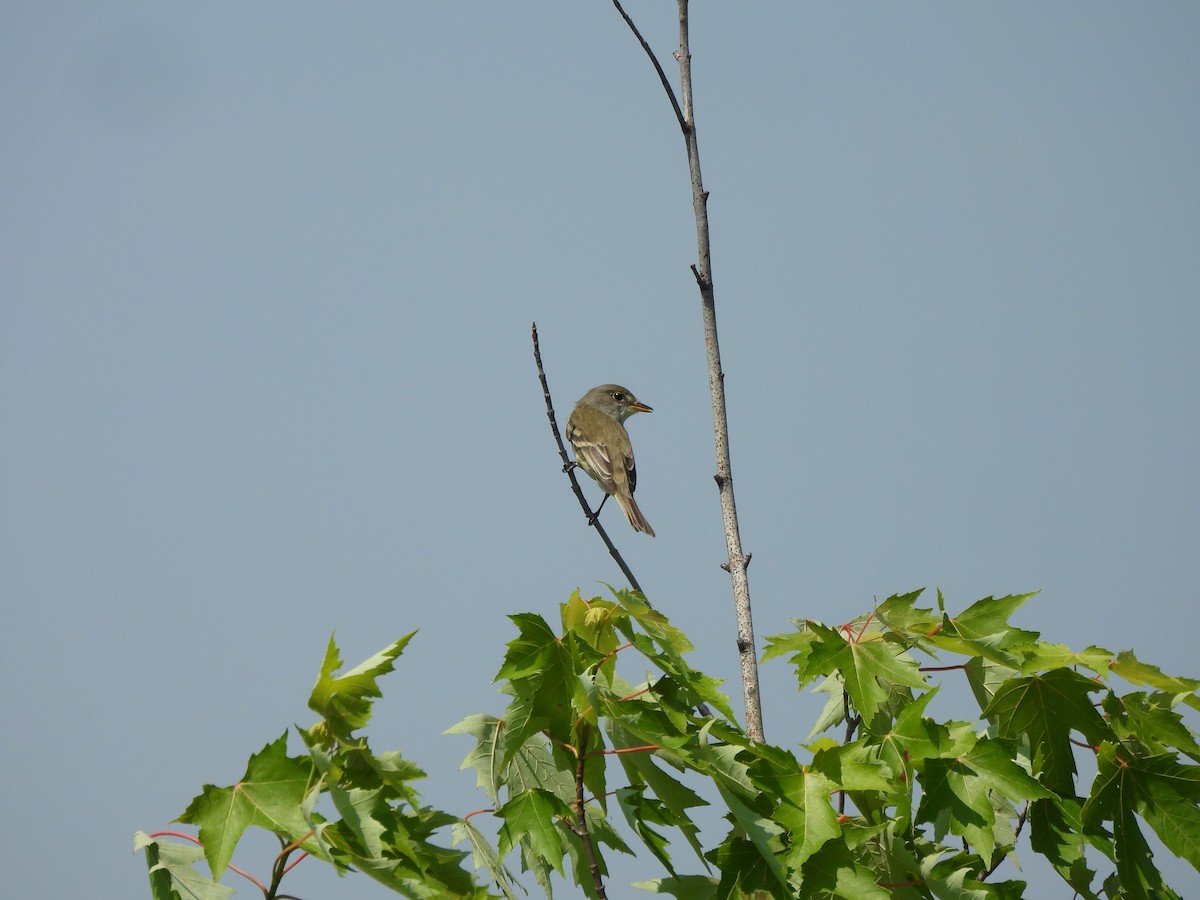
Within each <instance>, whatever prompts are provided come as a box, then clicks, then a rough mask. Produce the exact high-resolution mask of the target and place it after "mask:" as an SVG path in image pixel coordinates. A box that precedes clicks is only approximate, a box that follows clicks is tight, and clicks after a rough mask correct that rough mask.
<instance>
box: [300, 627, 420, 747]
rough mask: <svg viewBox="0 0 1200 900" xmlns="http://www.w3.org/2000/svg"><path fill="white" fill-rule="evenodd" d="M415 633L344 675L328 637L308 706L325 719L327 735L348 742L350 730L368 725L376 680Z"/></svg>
mask: <svg viewBox="0 0 1200 900" xmlns="http://www.w3.org/2000/svg"><path fill="white" fill-rule="evenodd" d="M415 634H416V632H415V631H410V632H409V633H408V634H406V635H404V637H402V638H400V639H399V640H398V641H396V642H394V643H393V644H391V645H389V646H388V647H385V648H384V649H383V650H381V651H380V652H379V653H376V654H375V655H374V656H372V657H371V658H370V659H367V660H365V661H364V662H362V663H360V664H359V665H357V666H355V667H354V668H353V669H351V670H350V671H349V672H346V673H345V674H343V675H337V674H336V673H337V671H338V669H340V668H341V667H342V659H341V656H340V655H339V654H338V648H337V644H336V643H334V639H333V637H332V636H330V638H329V647H328V648H327V649H326V651H325V661H324V662H323V663H322V664H321V671H320V674H318V675H317V683H316V684H315V685H314V686H313V689H312V695H311V696H310V697H309V698H308V708H309V709H311V710H312V711H313V712H315V713H316V714H317V715H319V716H321V718H322V719H324V720H325V723H326V727H327V728H328V729H329V732H330V734H332V735H333V736H334V737H336V738H337V739H338V740H341V741H345V742H350V741H352V740H353V738H352V737H351V734H352V732H354V731H355V730H357V729H359V728H362V727H363V726H365V725H366V724H367V722H368V721H369V720H370V718H371V705H372V702H373V701H374V700H375V699H376V698H377V697H379V696H380V690H379V685H378V684H377V683H376V679H378V678H379V677H380V676H381V675H386V674H387V673H388V672H390V671H392V668H393V663H394V662H395V661H396V658H397V657H399V656H400V654H401V653H403V652H404V648H405V646H406V645H407V644H408V642H409V641H410V640H412V637H413V635H415Z"/></svg>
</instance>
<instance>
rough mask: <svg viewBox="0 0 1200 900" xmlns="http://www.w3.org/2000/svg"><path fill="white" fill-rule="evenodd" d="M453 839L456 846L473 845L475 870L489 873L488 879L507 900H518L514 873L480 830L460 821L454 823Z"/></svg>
mask: <svg viewBox="0 0 1200 900" xmlns="http://www.w3.org/2000/svg"><path fill="white" fill-rule="evenodd" d="M451 839H452V840H453V842H454V845H455V846H457V845H458V844H460V843H462V842H463V841H464V840H465V841H467V842H468V843H469V844H470V845H471V858H472V860H473V862H474V865H475V870H476V871H479V870H480V869H483V870H484V871H486V872H487V875H488V878H489V879H490V880H491V882H492V884H494V885H496V887H498V888H499V889H500V890H501V891H503V892H504V896H505V897H506V898H507V900H517V893H516V891H515V890H514V889H513V886H514V884H516V879H515V878H514V877H513V874H512V872H510V871H509V870H508V868H507V867H506V866H505V865H504V864H503V863H502V862H501V861H500V857H499V856H497V855H496V851H495V850H494V849H493V848H492V845H491V844H489V843H488V841H487V838H485V837H484V836H483V834H482V833H480V831H479V829H477V828H475V826H473V825H472V824H471V823H470V822H467V821H465V820H460V821H458V822H455V823H454V827H453V828H452V830H451Z"/></svg>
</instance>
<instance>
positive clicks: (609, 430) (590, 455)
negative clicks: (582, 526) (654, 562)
mask: <svg viewBox="0 0 1200 900" xmlns="http://www.w3.org/2000/svg"><path fill="white" fill-rule="evenodd" d="M653 411H654V410H652V409H651V408H650V407H649V406H647V405H646V404H645V403H642V402H641V401H639V400H638V398H637V397H635V396H633V393H632V392H631V391H630V390H629V389H628V388H623V387H621V386H620V385H619V384H602V385H600V386H599V387H594V388H592V389H591V390H590V391H588V392H587V393H586V394H584V395H583V396H582V397H580V398H579V402H578V403H576V404H575V409H573V410H572V411H571V415H570V417H568V419H567V440H569V441H570V442H571V446H573V447H574V448H575V462H576V463H578V464H579V467H580V468H581V469H583V471H585V472H587V473H588V474H589V475H590V476H592V478H594V479H595V481H596V483H597V484H598V485H600V487H602V488H603V489H604V493H605V494H606V495H608V496H613V497H616V498H617V503H618V504H620V507H621V510H622V511H623V512H624V513H625V517H626V518H627V519H629V524H630V525H632V526H633V530H634V531H642V532H645V533H646V534H648V535H650V537H654V529H653V528H651V527H650V523H649V522H647V521H646V517H645V516H643V515H642V511H641V510H640V509H638V505H637V502H636V501H635V500H634V499H633V492H634V489H635V488H636V487H637V469H636V468H635V467H634V464H633V445H632V444H631V443H630V442H629V432H627V431H626V430H625V424H624V423H625V420H626V419H628V418H629V417H630V416H632V415H633V414H634V413H639V412H653ZM608 496H605V498H604V499H605V500H607V499H608ZM600 506H601V507H603V506H604V502H603V501H601V503H600ZM599 514H600V510H599V509H597V510H596V515H599Z"/></svg>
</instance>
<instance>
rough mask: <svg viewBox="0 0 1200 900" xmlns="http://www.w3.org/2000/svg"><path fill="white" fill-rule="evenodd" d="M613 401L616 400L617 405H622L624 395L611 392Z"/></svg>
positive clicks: (618, 392)
mask: <svg viewBox="0 0 1200 900" xmlns="http://www.w3.org/2000/svg"><path fill="white" fill-rule="evenodd" d="M613 399H614V400H616V401H617V402H618V403H624V402H625V395H624V394H622V393H621V392H620V391H613Z"/></svg>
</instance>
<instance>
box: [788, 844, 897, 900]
mask: <svg viewBox="0 0 1200 900" xmlns="http://www.w3.org/2000/svg"><path fill="white" fill-rule="evenodd" d="M803 874H804V880H803V881H802V882H801V885H800V888H801V889H800V893H799V895H798V896H799V897H800V898H801V900H808V898H814V900H816V898H820V900H834V898H841V900H891V897H892V893H891V891H890V890H889V889H888V888H884V887H880V886H879V885H878V884H877V883H876V881H875V873H874V872H872V871H871V870H870V869H867V868H866V867H864V866H863V865H861V864H860V863H859V862H858V861H857V860H856V859H855V858H854V857H853V856H852V855H851V853H850V851H849V849H848V848H847V847H846V845H845V844H842V843H840V842H838V841H831V842H830V843H828V844H826V845H825V846H824V847H823V848H822V849H821V850H820V851H819V852H818V853H816V854H815V855H814V856H813V857H812V858H811V859H809V860H808V862H807V863H805V865H804V870H803Z"/></svg>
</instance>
